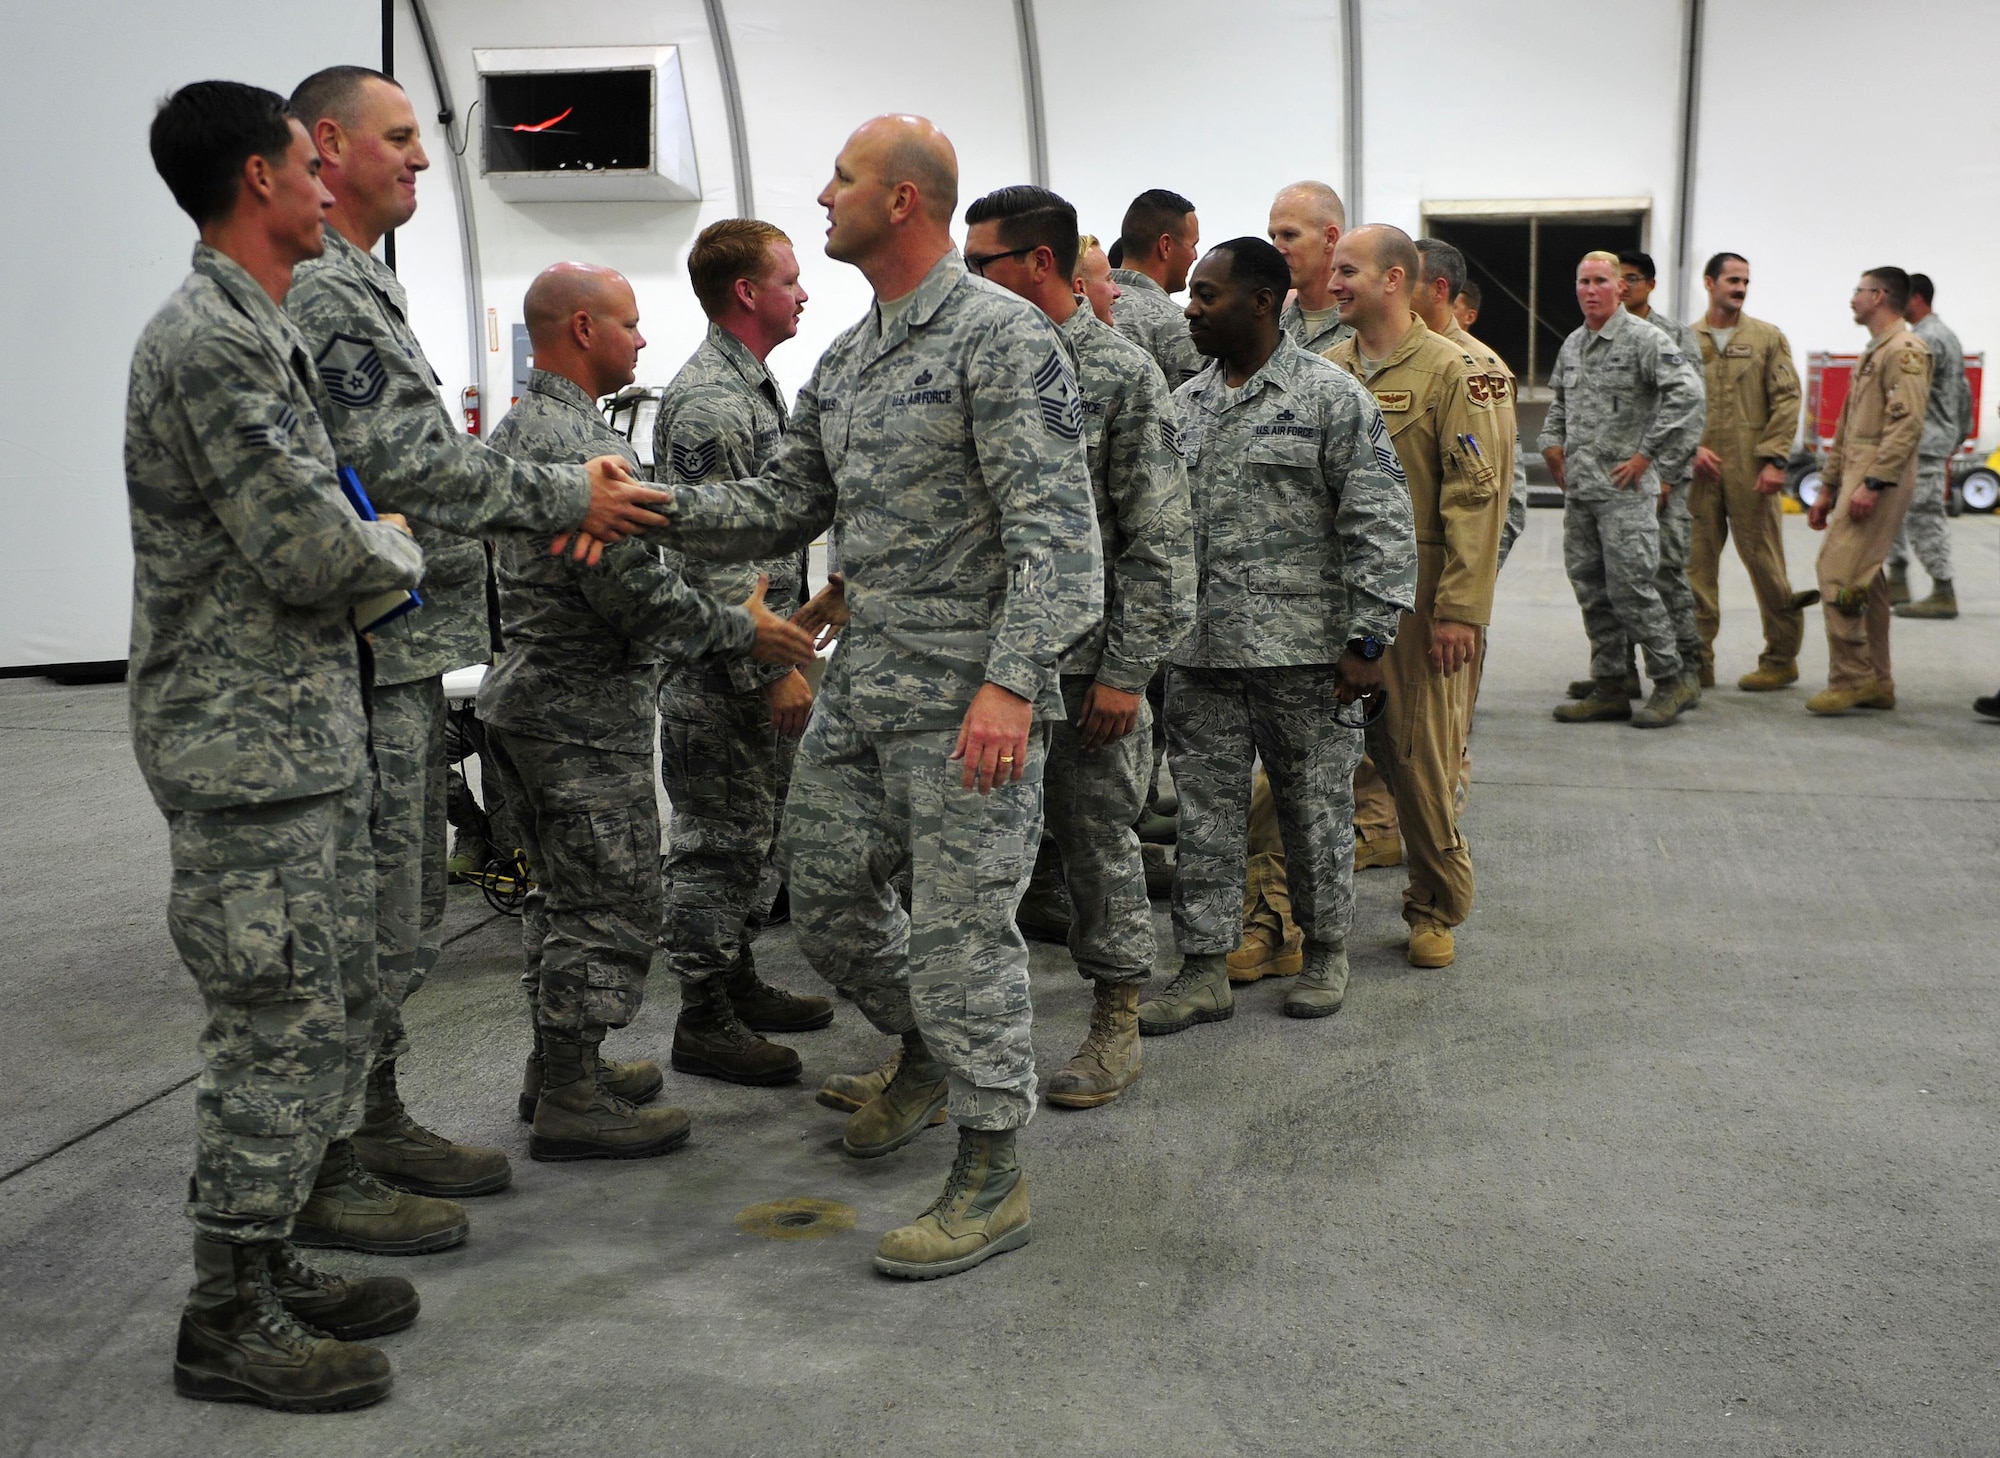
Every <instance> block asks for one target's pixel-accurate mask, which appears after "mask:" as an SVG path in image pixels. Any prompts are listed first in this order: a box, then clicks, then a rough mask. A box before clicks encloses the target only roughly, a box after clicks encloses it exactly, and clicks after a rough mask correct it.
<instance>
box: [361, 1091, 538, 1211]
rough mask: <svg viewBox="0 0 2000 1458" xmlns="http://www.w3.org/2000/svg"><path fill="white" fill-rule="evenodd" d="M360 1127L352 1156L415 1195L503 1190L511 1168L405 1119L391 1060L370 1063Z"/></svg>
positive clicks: (494, 1153)
mask: <svg viewBox="0 0 2000 1458" xmlns="http://www.w3.org/2000/svg"><path fill="white" fill-rule="evenodd" d="M364 1107H365V1114H364V1117H363V1118H362V1121H361V1127H360V1128H359V1129H356V1130H355V1131H354V1135H353V1143H354V1156H355V1158H356V1159H359V1160H360V1161H361V1167H362V1168H363V1169H365V1170H367V1171H368V1173H370V1174H372V1175H374V1176H375V1178H376V1179H378V1180H380V1181H382V1183H384V1184H385V1185H394V1186H395V1187H396V1188H397V1189H399V1190H409V1191H411V1192H412V1193H414V1194H418V1195H437V1196H440V1197H441V1198H444V1199H450V1200H462V1199H465V1198H466V1197H467V1196H470V1195H490V1194H492V1193H493V1192H494V1191H495V1190H504V1189H506V1188H507V1184H508V1181H510V1180H512V1179H513V1178H514V1167H513V1166H512V1165H510V1164H508V1163H507V1156H506V1155H504V1154H502V1153H501V1152H500V1151H499V1150H497V1149H488V1148H487V1147H486V1146H484V1145H482V1144H454V1143H453V1142H452V1141H451V1140H449V1139H447V1138H445V1137H444V1135H442V1134H437V1133H433V1132H432V1131H431V1130H429V1129H426V1128H425V1127H424V1126H423V1125H422V1124H419V1123H418V1122H417V1121H416V1120H415V1119H413V1118H411V1117H410V1111H409V1110H408V1109H406V1108H404V1107H403V1096H402V1094H400V1093H399V1092H397V1090H396V1061H395V1060H394V1059H393V1058H391V1059H388V1060H386V1061H385V1062H382V1063H378V1064H376V1065H375V1071H374V1072H373V1073H371V1074H369V1075H368V1095H367V1103H366V1105H365V1106H364Z"/></svg>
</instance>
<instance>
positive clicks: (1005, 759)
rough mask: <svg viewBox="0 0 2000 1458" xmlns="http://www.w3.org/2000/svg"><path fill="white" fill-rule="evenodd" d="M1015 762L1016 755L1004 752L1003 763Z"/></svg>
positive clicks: (1001, 760) (1001, 759) (1001, 761)
mask: <svg viewBox="0 0 2000 1458" xmlns="http://www.w3.org/2000/svg"><path fill="white" fill-rule="evenodd" d="M1013 762H1014V756H1013V755H1011V754H1003V755H1001V756H1000V763H1002V764H1012V763H1013Z"/></svg>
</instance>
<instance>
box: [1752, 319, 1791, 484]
mask: <svg viewBox="0 0 2000 1458" xmlns="http://www.w3.org/2000/svg"><path fill="white" fill-rule="evenodd" d="M1764 398H1765V400H1766V401H1768V402H1769V404H1770V407H1771V414H1770V418H1769V419H1767V420H1766V421H1765V422H1764V434H1763V435H1762V436H1761V437H1759V438H1758V441H1757V458H1758V459H1759V460H1763V461H1783V460H1787V459H1789V458H1790V456H1791V454H1792V437H1793V436H1795V435H1797V434H1798V431H1799V400H1800V394H1799V372H1798V371H1797V370H1796V369H1795V368H1793V366H1792V342H1791V341H1790V340H1789V339H1787V338H1785V336H1784V335H1782V334H1780V335H1779V336H1778V342H1777V345H1776V347H1774V348H1773V349H1772V350H1771V354H1770V357H1769V358H1768V359H1767V360H1765V362H1764Z"/></svg>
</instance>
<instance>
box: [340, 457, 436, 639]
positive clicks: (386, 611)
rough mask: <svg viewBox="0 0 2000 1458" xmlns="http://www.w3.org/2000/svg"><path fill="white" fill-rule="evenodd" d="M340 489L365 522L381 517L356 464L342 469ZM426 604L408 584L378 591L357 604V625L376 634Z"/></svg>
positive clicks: (355, 611)
mask: <svg viewBox="0 0 2000 1458" xmlns="http://www.w3.org/2000/svg"><path fill="white" fill-rule="evenodd" d="M340 491H341V494H342V495H343V496H345V497H346V498H347V504H348V505H349V506H352V507H353V508H354V514H355V515H356V516H358V517H360V518H361V519H362V520H363V521H377V520H379V519H380V518H378V517H377V516H376V515H375V503H374V502H372V501H370V500H369V499H368V488H367V487H365V486H363V485H362V484H361V475H360V473H359V472H357V471H356V470H355V469H354V467H352V466H342V467H341V468H340ZM423 605H424V600H423V598H421V597H419V596H418V595H417V594H416V592H415V591H413V590H412V589H410V588H407V587H398V588H394V589H392V590H390V591H388V592H381V593H377V594H376V595H375V596H373V597H370V598H366V599H364V600H363V601H361V602H358V603H356V604H355V605H354V626H355V628H356V630H357V631H359V632H363V633H372V632H374V631H375V629H377V628H379V627H381V626H382V625H383V624H384V623H392V622H394V621H395V620H396V619H397V618H400V617H401V616H403V614H404V613H407V612H411V611H413V610H415V609H417V608H420V607H422V606H423Z"/></svg>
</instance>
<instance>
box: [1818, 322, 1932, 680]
mask: <svg viewBox="0 0 2000 1458" xmlns="http://www.w3.org/2000/svg"><path fill="white" fill-rule="evenodd" d="M1930 391H1931V356H1930V351H1929V350H1927V349H1925V348H1924V342H1923V340H1921V339H1919V338H1918V337H1917V336H1916V335H1915V334H1914V333H1912V332H1911V330H1910V326H1909V325H1907V324H1905V323H1903V322H1902V320H1900V319H1899V320H1897V321H1896V322H1895V324H1893V325H1892V326H1890V327H1889V328H1888V329H1885V330H1884V331H1883V332H1882V333H1880V334H1878V335H1876V336H1875V337H1874V338H1873V339H1871V340H1869V341H1868V348H1867V349H1865V350H1863V351H1862V353H1861V359H1860V361H1859V362H1858V363H1857V364H1856V365H1855V366H1854V381H1853V383H1852V384H1851V385H1849V386H1848V390H1847V403H1846V404H1844V405H1842V406H1841V407H1840V424H1838V425H1837V426H1835V427H1834V431H1833V449H1832V450H1830V451H1828V452H1827V454H1826V466H1825V469H1824V472H1823V475H1824V477H1825V480H1826V485H1827V489H1829V490H1837V491H1838V492H1839V495H1837V496H1836V497H1835V498H1834V503H1833V515H1832V516H1831V517H1830V518H1829V519H1828V521H1827V526H1826V540H1825V541H1824V542H1822V543H1821V544H1820V549H1819V590H1820V600H1821V602H1822V603H1823V604H1824V605H1825V611H1826V656H1827V673H1826V681H1827V686H1828V687H1829V688H1852V687H1856V686H1861V685H1866V684H1868V683H1870V682H1873V683H1875V684H1878V685H1880V686H1881V687H1882V688H1884V689H1887V690H1891V691H1893V690H1894V688H1895V686H1896V680H1895V677H1894V675H1893V674H1891V672H1890V670H1889V581H1888V579H1887V578H1886V577H1884V576H1883V575H1882V564H1883V563H1884V562H1885V561H1887V560H1888V557H1889V547H1890V545H1891V544H1892V543H1893V542H1894V541H1895V540H1896V529H1897V528H1898V527H1900V526H1901V525H1902V524H1903V513H1905V512H1906V511H1908V510H1909V509H1910V497H1911V496H1912V495H1913V494H1914V493H1915V491H1916V489H1917V442H1918V441H1919V440H1920V439H1921V438H1922V436H1923V430H1924V407H1925V405H1926V404H1927V403H1928V402H1929V400H1930ZM1869 480H1875V481H1893V482H1895V485H1894V486H1892V487H1890V488H1889V489H1887V490H1885V491H1883V492H1882V494H1881V495H1880V496H1879V497H1878V498H1877V499H1876V502H1875V509H1874V511H1872V512H1870V513H1869V515H1868V519H1867V520H1866V521H1861V522H1856V521H1851V520H1849V519H1848V515H1847V503H1848V500H1849V498H1851V497H1852V496H1853V495H1854V493H1855V491H1857V490H1858V489H1859V488H1860V487H1861V485H1862V484H1863V482H1865V481H1869Z"/></svg>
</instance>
